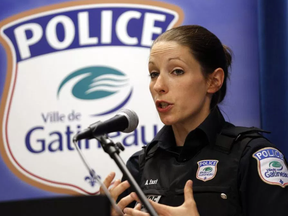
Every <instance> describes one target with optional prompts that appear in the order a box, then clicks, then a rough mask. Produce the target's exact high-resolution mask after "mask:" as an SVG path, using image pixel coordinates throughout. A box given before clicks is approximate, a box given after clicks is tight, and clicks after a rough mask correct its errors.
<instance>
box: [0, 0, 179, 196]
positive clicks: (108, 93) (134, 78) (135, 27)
mask: <svg viewBox="0 0 288 216" xmlns="http://www.w3.org/2000/svg"><path fill="white" fill-rule="evenodd" d="M182 20H183V12H182V10H181V9H180V8H178V7H177V6H174V5H170V4H167V3H160V2H152V1H131V2H129V1H127V2H125V1H123V2H122V3H119V2H118V3H113V2H107V1H105V2H103V3H101V2H95V1H88V2H85V1H79V2H77V1H75V2H69V3H63V4H59V5H52V6H48V7H45V8H40V9H36V10H32V11H27V12H24V13H23V14H19V15H17V16H15V17H11V18H8V19H7V20H4V21H3V22H1V23H0V34H1V38H0V40H1V43H2V44H3V46H4V47H5V50H6V52H7V62H8V63H7V75H6V81H5V88H4V92H3V96H2V101H1V110H0V122H1V125H0V129H1V135H0V148H1V155H2V157H3V159H4V161H5V163H6V164H7V166H8V167H9V168H10V169H11V170H12V171H13V173H15V174H16V175H17V176H18V177H19V178H21V179H22V180H24V181H26V182H28V183H30V184H32V185H35V186H37V187H40V188H43V189H45V190H49V191H54V192H60V193H68V194H75V193H80V194H97V193H98V192H99V185H98V184H97V183H96V181H95V179H93V178H92V177H91V176H89V173H88V171H87V170H86V169H85V166H84V165H83V163H82V161H81V159H80V157H79V155H78V154H77V151H76V149H75V146H74V145H73V143H72V137H73V136H74V135H75V134H76V133H78V132H79V131H81V130H83V129H85V128H86V127H87V126H89V125H90V124H91V123H93V122H95V121H99V120H100V121H101V120H105V119H109V118H111V117H113V116H114V115H115V114H116V112H117V110H119V109H121V108H124V107H129V109H133V110H135V111H136V112H137V113H138V114H139V116H140V126H139V128H138V129H137V130H135V131H134V132H133V133H132V134H129V135H126V134H120V133H114V134H111V135H110V136H111V138H113V139H114V141H115V142H116V141H120V142H122V143H123V144H124V146H126V148H127V149H128V151H126V152H125V153H123V154H122V157H123V159H124V160H126V159H128V157H129V156H130V155H131V154H132V153H133V152H134V151H135V150H136V148H137V147H138V148H140V146H141V145H142V144H145V142H148V141H149V140H151V139H152V138H153V136H154V134H155V132H156V131H157V126H159V127H160V126H161V124H160V122H159V120H158V121H157V122H156V123H153V124H152V123H151V118H153V121H154V122H155V119H156V118H157V117H156V116H157V114H156V112H155V110H154V105H153V103H152V100H150V95H149V92H148V83H149V78H148V71H147V69H146V68H147V59H148V55H149V47H150V46H151V43H152V42H153V40H154V39H155V38H156V37H157V36H158V35H159V34H161V33H162V32H164V31H165V30H166V29H169V28H171V27H173V26H175V25H178V24H180V23H181V22H182ZM147 113H155V115H154V116H153V115H152V116H151V115H150V117H147ZM141 116H142V117H143V118H141ZM77 145H78V146H79V148H80V149H81V150H82V152H83V154H84V155H85V157H86V158H87V159H88V161H89V162H90V165H91V167H92V168H93V170H94V171H95V172H96V175H98V176H99V177H100V178H101V177H103V178H104V177H105V176H106V175H108V173H109V172H110V171H116V172H117V173H118V175H119V177H120V176H121V175H120V172H119V171H118V169H117V167H116V165H114V163H113V161H111V159H110V157H109V156H108V155H106V154H105V153H103V151H102V149H101V146H100V145H99V143H98V142H97V141H96V140H82V141H79V142H78V143H77ZM129 149H131V150H129Z"/></svg>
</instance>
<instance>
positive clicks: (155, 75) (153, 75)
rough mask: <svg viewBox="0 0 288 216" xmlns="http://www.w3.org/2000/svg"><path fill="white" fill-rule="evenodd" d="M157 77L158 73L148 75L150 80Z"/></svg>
mask: <svg viewBox="0 0 288 216" xmlns="http://www.w3.org/2000/svg"><path fill="white" fill-rule="evenodd" d="M158 75H159V73H158V72H151V73H150V74H149V76H150V77H151V79H153V78H155V77H157V76H158Z"/></svg>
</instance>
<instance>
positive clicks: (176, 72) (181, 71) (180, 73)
mask: <svg viewBox="0 0 288 216" xmlns="http://www.w3.org/2000/svg"><path fill="white" fill-rule="evenodd" d="M172 74H175V75H177V76H179V75H182V74H184V71H183V70H181V69H175V70H173V71H172Z"/></svg>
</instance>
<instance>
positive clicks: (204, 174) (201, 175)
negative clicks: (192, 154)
mask: <svg viewBox="0 0 288 216" xmlns="http://www.w3.org/2000/svg"><path fill="white" fill-rule="evenodd" d="M218 162H219V161H218V160H201V161H198V162H197V164H198V170H197V173H196V178H197V179H199V180H201V181H204V182H206V181H209V180H211V179H213V178H214V177H215V176H216V173H217V164H218Z"/></svg>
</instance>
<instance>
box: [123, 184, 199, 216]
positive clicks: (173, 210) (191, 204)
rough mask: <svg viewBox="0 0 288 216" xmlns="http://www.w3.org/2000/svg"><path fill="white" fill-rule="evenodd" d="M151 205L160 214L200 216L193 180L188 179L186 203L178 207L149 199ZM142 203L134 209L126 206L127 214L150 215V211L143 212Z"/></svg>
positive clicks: (166, 215) (185, 189)
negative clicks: (194, 194) (194, 195)
mask: <svg viewBox="0 0 288 216" xmlns="http://www.w3.org/2000/svg"><path fill="white" fill-rule="evenodd" d="M131 197H133V198H134V199H135V200H136V201H139V199H138V197H137V195H136V194H135V193H131ZM149 202H150V203H151V205H152V206H153V207H154V209H155V211H156V212H157V213H158V215H159V216H179V215H187V216H188V215H189V216H199V212H198V210H197V206H196V203H195V200H194V197H193V189H192V181H191V180H188V181H187V182H186V184H185V187H184V203H183V204H182V205H181V206H178V207H171V206H167V205H163V204H159V203H155V202H153V201H151V200H149ZM140 209H141V204H138V205H137V206H136V207H135V208H134V209H132V208H125V209H124V213H125V216H131V215H132V216H149V214H148V213H145V212H141V211H140Z"/></svg>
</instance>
